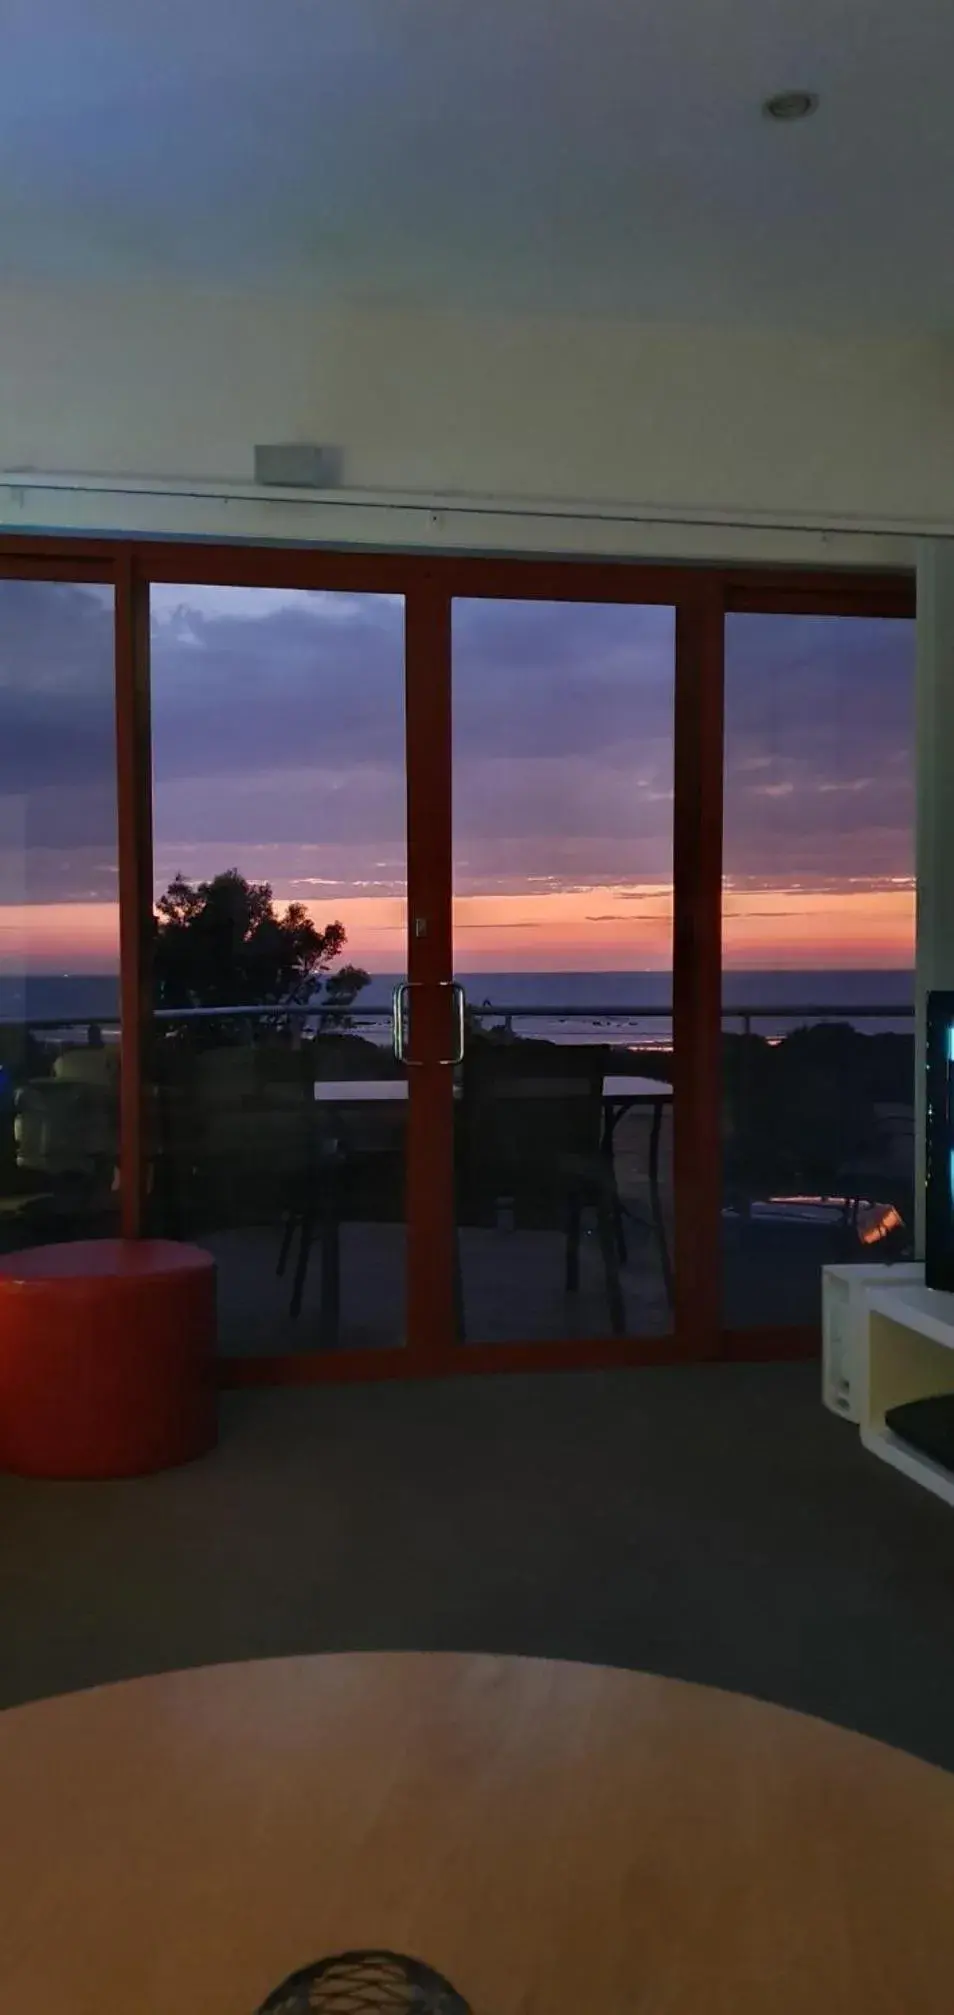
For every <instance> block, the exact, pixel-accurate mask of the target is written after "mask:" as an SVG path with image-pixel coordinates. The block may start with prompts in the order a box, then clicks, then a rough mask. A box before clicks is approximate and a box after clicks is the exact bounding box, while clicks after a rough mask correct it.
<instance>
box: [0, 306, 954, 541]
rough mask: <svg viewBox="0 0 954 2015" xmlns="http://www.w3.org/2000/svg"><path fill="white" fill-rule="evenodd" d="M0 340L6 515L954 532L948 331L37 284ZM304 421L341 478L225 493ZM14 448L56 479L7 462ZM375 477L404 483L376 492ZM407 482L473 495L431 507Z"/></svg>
mask: <svg viewBox="0 0 954 2015" xmlns="http://www.w3.org/2000/svg"><path fill="white" fill-rule="evenodd" d="M0 366H2V386H3V396H2V403H0V522H2V523H3V524H5V525H6V527H7V528H8V529H22V528H23V527H40V526H62V527H69V526H76V527H87V528H97V529H116V530H122V529H127V528H128V529H137V528H140V529H143V530H157V531H159V530H168V531H182V532H190V531H194V532H197V533H207V534H208V533H215V534H221V535H224V536H235V537H256V536H257V537H274V538H300V539H307V538H318V539H322V540H327V539H336V538H339V537H353V538H356V539H362V538H371V539H374V540H376V541H380V540H382V539H383V540H385V541H387V542H393V543H395V544H405V543H410V544H426V543H432V544H433V543H436V544H443V545H469V544H485V545H491V546H494V547H498V548H500V547H507V546H510V547H514V548H516V547H526V546H528V545H529V546H531V547H539V546H542V547H551V548H553V549H554V550H574V549H578V550H592V551H596V550H605V551H607V552H633V551H636V552H640V551H643V552H646V553H647V554H648V553H653V552H668V551H672V552H673V553H674V554H678V553H681V552H687V553H689V554H696V555H698V556H700V557H701V556H703V555H705V554H710V553H711V554H713V555H720V554H723V553H725V554H727V555H730V556H731V555H732V554H733V553H736V552H739V553H741V552H742V551H746V552H752V553H753V554H754V555H764V556H765V557H768V558H772V557H778V558H784V557H786V556H790V557H804V558H826V557H827V558H830V559H840V560H844V559H852V558H854V559H856V560H858V561H859V562H860V561H864V560H866V559H878V558H885V559H890V558H902V557H903V558H907V557H909V556H910V554H911V551H912V549H911V547H910V545H909V544H908V541H909V539H910V538H911V536H912V535H913V534H914V533H916V532H917V531H919V530H920V531H928V532H930V531H933V532H935V533H937V532H941V533H946V532H948V531H950V532H951V533H954V343H947V342H943V341H940V340H938V341H934V342H931V341H924V342H916V341H911V340H904V341H901V340H891V341H881V340H879V341H865V340H849V339H847V338H838V339H835V338H821V337H813V336H810V335H805V334H797V335H796V334H778V333H777V334H771V333H764V332H763V333H760V332H755V331H744V330H740V331H736V332H733V331H726V330H720V331H716V330H689V329H684V328H681V329H668V328H665V327H649V326H645V325H644V326H641V327H637V326H630V325H626V324H622V323H615V324H608V323H599V322H579V321H578V322H570V321H566V322H560V321H555V320H553V319H549V320H547V319H542V318H541V319H539V320H532V319H523V320H519V321H506V320H499V319H498V320H494V319H489V318H484V319H481V318H478V317H474V316H462V315H445V316H437V315H433V314H431V315H426V316H425V315H423V314H411V313H408V312H399V311H397V310H389V311H379V310H372V309H370V308H364V309H359V308H355V309H350V310H344V309H337V310H330V309H329V310H325V311H322V310H320V309H316V308H315V307H314V305H313V304H309V303H306V302H303V301H297V300H291V299H283V300H279V299H275V298H269V297H265V296H253V295H249V296H225V295H212V294H208V295H203V294H197V293H184V292H183V293H172V292H169V291H168V290H163V291H161V292H160V291H155V292H144V291H140V292H138V293H135V294H129V293H124V294H120V295H116V296H114V297H110V296H108V295H104V294H102V293H99V294H92V293H89V294H81V293H69V294H66V293H53V292H50V293H45V294H44V293H42V292H33V293H31V294H25V293H18V294H15V295H14V294H8V295H7V296H6V297H4V296H0ZM296 439H297V440H319V441H327V442H333V443H335V444H336V445H337V446H339V447H340V448H341V450H342V451H343V455H344V480H345V484H346V486H347V489H348V491H349V492H351V493H355V492H357V493H359V495H358V496H357V497H355V496H354V495H353V494H352V498H351V499H349V500H345V499H344V498H341V497H339V498H333V499H331V500H330V501H328V502H324V503H322V502H320V501H318V502H316V501H315V500H307V501H305V502H301V501H298V502H296V501H295V500H293V499H288V500H279V499H271V498H269V499H266V500H264V501H262V500H261V499H260V498H256V497H254V496H252V497H248V496H245V497H241V496H238V497H236V495H235V494H234V492H235V486H241V485H243V484H248V483H249V482H250V480H251V475H252V448H253V444H254V442H255V441H262V440H296ZM22 470H32V471H35V472H37V476H38V477H43V476H45V477H47V478H49V477H52V476H57V475H59V476H63V475H66V476H68V477H70V478H71V481H70V482H69V483H68V484H67V485H65V486H62V485H61V486H59V487H56V486H53V487H51V486H50V485H49V483H47V484H44V483H42V482H41V481H38V480H35V481H34V482H33V483H32V484H31V483H30V482H29V480H28V479H24V480H23V481H14V482H12V483H11V481H10V472H15V471H22ZM97 476H98V477H99V478H100V479H102V480H101V481H100V482H99V483H92V484H90V483H89V482H86V483H85V484H84V483H82V482H77V481H76V479H77V478H78V477H84V478H90V477H97ZM123 478H130V479H134V484H133V486H132V487H130V486H129V485H126V486H124V484H123V482H122V480H121V479H123ZM196 485H198V486H199V487H200V491H201V494H200V495H198V496H193V497H191V498H185V497H182V496H181V495H179V496H177V495H173V494H170V491H173V492H175V491H182V490H187V489H190V488H192V489H194V488H195V487H196ZM223 491H230V492H231V493H232V494H231V496H230V497H229V498H226V497H225V496H223V495H222V492H223ZM384 492H397V493H404V499H405V501H404V503H403V505H402V507H401V508H400V509H391V510H389V511H388V510H385V511H382V510H381V509H380V508H378V507H372V504H371V502H369V498H370V497H372V496H373V497H374V498H375V499H378V500H379V499H380V497H381V493H384ZM147 493H148V494H147ZM216 493H218V494H216ZM408 493H414V497H415V499H416V500H417V502H418V504H419V506H423V504H424V503H426V502H428V501H436V502H437V503H440V502H441V501H443V503H444V505H445V506H447V505H448V499H449V498H451V497H452V496H457V497H459V498H461V499H466V498H469V499H471V500H474V499H476V500H478V501H479V502H480V503H481V506H482V508H481V509H480V510H479V511H474V510H472V511H470V512H463V513H462V512H460V511H458V510H456V509H452V508H445V510H444V511H443V514H442V513H441V512H440V511H438V515H437V519H436V521H435V520H433V519H432V517H431V516H430V515H429V514H428V512H427V511H426V510H425V509H424V508H417V509H415V508H414V507H413V502H411V501H409V500H408ZM530 504H533V505H535V506H536V507H537V508H536V509H532V508H529V505H530ZM544 505H549V506H551V507H556V511H557V515H556V516H548V515H547V513H546V512H545V511H544V510H543V509H542V508H541V507H542V506H544ZM488 506H497V507H502V508H503V510H504V512H505V515H504V516H502V517H495V516H493V515H492V514H491V515H488V510H487V507H488ZM574 512H577V513H578V514H579V517H578V518H577V519H574V518H573V513H574ZM693 523H696V524H698V525H699V526H703V527H706V528H707V529H704V530H701V531H697V530H693V529H691V526H692V525H693ZM738 524H742V525H746V526H749V527H752V528H755V529H754V530H750V531H748V532H746V533H745V534H744V535H743V534H740V533H739V531H738V530H737V529H735V528H736V526H737V525H738ZM773 526H781V527H786V528H788V535H787V536H782V535H781V534H780V533H779V532H777V531H770V530H769V529H768V528H770V527H773ZM802 527H805V528H815V530H814V532H813V533H812V535H811V536H805V535H804V534H803V533H802V532H801V531H800V529H798V528H802ZM793 530H794V531H796V532H797V535H796V536H793ZM849 531H854V532H855V533H856V534H857V533H860V534H863V537H862V538H861V540H860V542H859V543H858V544H857V545H856V544H854V543H853V542H848V543H847V544H846V543H845V541H844V539H843V538H842V536H841V534H842V533H843V532H849ZM882 537H886V538H887V541H888V542H887V543H886V544H884V545H881V544H880V543H879V541H880V539H881V538H882Z"/></svg>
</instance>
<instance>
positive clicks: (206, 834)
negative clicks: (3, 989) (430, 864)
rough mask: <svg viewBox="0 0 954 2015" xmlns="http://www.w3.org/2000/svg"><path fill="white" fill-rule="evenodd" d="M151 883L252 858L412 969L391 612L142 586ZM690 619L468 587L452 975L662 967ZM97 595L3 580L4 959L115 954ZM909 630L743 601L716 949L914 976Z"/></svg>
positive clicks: (732, 650)
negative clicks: (492, 598)
mask: <svg viewBox="0 0 954 2015" xmlns="http://www.w3.org/2000/svg"><path fill="white" fill-rule="evenodd" d="M153 617H154V635H153V693H154V737H155V832H156V880H157V891H158V890H159V889H161V888H162V887H164V886H165V885H166V883H167V882H168V881H169V880H170V879H171V878H172V876H173V874H175V873H176V872H177V871H181V872H182V873H184V874H186V875H187V876H189V877H190V878H198V877H201V876H205V875H210V874H213V873H215V872H216V871H217V870H219V869H221V868H225V867H238V868H240V869H241V870H242V871H243V872H244V873H245V874H247V875H250V876H254V877H256V878H260V879H267V880H269V881H271V882H272V884H273V886H274V889H275V892H276V895H277V897H278V898H279V899H283V900H288V899H291V898H297V899H300V900H302V901H305V902H307V903H308V904H309V905H310V907H311V908H312V910H313V913H314V916H315V918H316V921H317V922H319V923H325V922H328V921H329V920H330V919H331V918H332V917H340V918H341V920H342V921H343V922H344V924H345V926H346V928H347V932H348V956H349V957H352V958H354V959H355V960H357V961H358V962H359V963H361V964H363V965H366V966H367V967H369V968H370V969H371V970H372V971H379V972H386V973H399V972H400V971H401V970H402V969H403V967H404V963H405V960H404V929H405V922H404V872H405V841H404V794H403V691H402V676H403V612H402V607H401V604H400V602H399V601H397V600H393V599H391V598H389V597H360V598H352V597H348V596H328V595H320V594H310V595H304V594H300V593H298V594H293V593H285V592H270V591H265V590H246V589H239V590H236V589H221V588H205V589H196V588H191V587H190V588H162V589H156V590H154V594H153ZM672 653H673V621H672V614H671V612H670V611H668V610H664V609H639V608H626V607H619V606H615V607H608V606H599V607H597V606H589V605H584V604H577V605H541V604H529V603H502V602H498V603H492V602H484V603H481V602H466V603H459V604H458V605H457V607H456V610H455V657H454V716H455V720H454V741H455V896H456V909H455V933H456V963H457V968H458V970H459V971H461V972H464V973H468V972H469V973H494V972H498V973H503V972H559V971H574V970H575V971H584V972H588V971H594V972H595V971H617V972H620V971H626V970H631V971H640V970H657V971H658V970H665V969H666V968H667V967H668V965H669V963H670V942H671V916H672V903H671V868H672V830H671V829H672V678H673V672H672ZM111 677H112V645H111V626H110V615H109V605H108V598H107V596H106V595H105V593H104V591H101V590H90V589H87V588H77V587H65V586H64V587H51V586H50V585H47V584H39V583H23V582H6V583H0V972H7V973H14V972H20V973H22V972H23V971H24V970H29V971H31V972H34V973H39V972H64V971H73V972H83V971H86V972H90V971H105V970H107V969H108V968H109V967H111V966H112V965H114V964H115V961H116V950H117V933H116V915H115V888H116V839H115V788H114V782H113V772H112V762H113V750H112V722H111V711H110V709H111ZM912 713H913V626H912V625H909V624H901V623H879V622H874V621H850V622H849V621H841V622H837V621H834V620H832V619H827V618H818V617H812V618H799V619H797V620H796V619H792V618H786V619H784V620H783V619H779V618H766V617H755V616H745V617H742V616H739V617H733V618H731V619H730V625H729V633H728V670H727V695H726V716H727V752H726V827H725V868H726V898H725V957H726V963H727V965H731V966H733V967H736V968H745V967H763V968H768V969H786V968H787V969H793V970H795V969H811V968H820V967H856V968H859V967H892V966H893V967H899V968H907V967H909V966H910V964H911V962H912V947H913V881H912V875H913V861H912V854H913V782H912V743H913V721H912Z"/></svg>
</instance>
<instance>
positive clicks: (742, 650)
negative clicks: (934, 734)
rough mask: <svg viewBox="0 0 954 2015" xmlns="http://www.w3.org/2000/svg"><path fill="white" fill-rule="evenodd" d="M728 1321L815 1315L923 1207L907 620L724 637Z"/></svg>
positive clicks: (794, 620)
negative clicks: (833, 1281) (840, 1280)
mask: <svg viewBox="0 0 954 2015" xmlns="http://www.w3.org/2000/svg"><path fill="white" fill-rule="evenodd" d="M725 698H726V756H725V838H724V877H725V878H724V898H723V968H724V969H723V994H722V998H723V1031H724V1034H723V1056H724V1115H725V1118H724V1128H725V1131H724V1140H725V1164H724V1167H725V1178H724V1179H725V1192H724V1213H723V1252H724V1263H725V1314H726V1321H727V1322H728V1323H729V1324H730V1325H733V1326H749V1325H754V1324H762V1323H765V1324H798V1323H806V1324H807V1323H815V1322H817V1321H818V1319H819V1313H820V1281H821V1268H822V1266H824V1265H825V1264H827V1263H830V1262H833V1261H837V1260H849V1261H850V1260H865V1259H868V1260H870V1259H872V1258H879V1257H884V1258H887V1257H891V1256H894V1257H898V1256H899V1255H900V1254H902V1253H904V1252H906V1251H907V1249H908V1247H909V1245H910V1241H911V1238H912V1235H913V1217H914V1025H913V1006H914V985H913V966H914V805H913V742H914V720H913V714H914V626H913V624H912V623H908V622H899V621H886V620H879V619H868V618H865V619H861V618H855V617H851V618H848V617H841V618H832V617H821V616H759V615H734V616H731V617H730V618H729V620H728V623H727V627H726V695H725Z"/></svg>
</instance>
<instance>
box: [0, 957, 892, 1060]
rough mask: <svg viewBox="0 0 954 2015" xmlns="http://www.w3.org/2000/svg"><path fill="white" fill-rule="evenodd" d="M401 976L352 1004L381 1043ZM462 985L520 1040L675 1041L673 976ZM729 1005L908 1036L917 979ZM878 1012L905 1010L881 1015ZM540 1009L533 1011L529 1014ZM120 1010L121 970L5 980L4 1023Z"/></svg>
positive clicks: (758, 995) (780, 990) (1, 983)
mask: <svg viewBox="0 0 954 2015" xmlns="http://www.w3.org/2000/svg"><path fill="white" fill-rule="evenodd" d="M395 978H396V976H394V977H392V976H390V975H387V974H382V973H375V974H373V975H372V977H371V980H370V983H369V985H368V986H367V987H366V988H365V990H364V992H363V993H361V994H360V995H359V997H358V1000H357V1002H356V1004H355V1023H356V1025H357V1026H359V1027H360V1026H362V1025H363V1026H364V1028H365V1030H366V1032H367V1033H368V1034H369V1035H370V1034H373V1036H374V1039H375V1040H377V1041H380V1040H382V1039H383V1038H384V1037H386V1034H387V1030H386V1028H385V1026H384V1024H385V1021H386V1017H387V1016H388V1014H389V1011H390V1003H391V989H392V986H393V984H394V983H395ZM460 979H461V984H462V985H463V987H464V990H465V993H466V996H467V1001H468V1005H469V1007H470V1008H471V1010H472V1011H474V1012H475V1013H477V1014H479V1011H480V1009H481V1008H482V1007H484V1005H485V1004H486V1003H488V1002H489V1003H491V1004H492V1007H493V1008H496V1009H509V1010H511V1011H512V1020H511V1026H512V1028H513V1032H514V1033H516V1034H519V1035H524V1036H530V1035H535V1036H541V1035H545V1036H547V1037H548V1038H549V1039H550V1040H551V1041H557V1042H564V1043H574V1042H576V1043H581V1042H582V1043H607V1044H612V1045H614V1046H621V1047H630V1046H632V1047H637V1048H641V1047H646V1046H647V1045H652V1044H653V1043H655V1044H657V1045H669V1044H670V1043H671V1040H672V1031H671V1022H670V1007H671V994H672V979H671V975H670V974H669V973H661V972H634V971H632V970H630V971H628V972H596V973H589V972H566V973H550V972H548V973H525V972H521V973H503V972H502V973H471V974H467V973H463V974H461V975H460ZM237 1005H238V1003H237ZM723 1005H724V1009H725V1026H726V1029H727V1031H732V1030H735V1031H741V1030H742V1029H743V1028H744V1027H745V1026H746V1023H745V1021H744V1020H743V1017H745V1016H746V1014H747V1013H748V1014H751V1012H752V1010H753V1009H759V1010H761V1013H759V1014H758V1015H756V1016H754V1017H753V1018H752V1020H751V1023H750V1026H751V1029H752V1032H753V1033H756V1034H759V1035H763V1036H767V1037H772V1038H775V1039H777V1038H778V1037H779V1036H781V1035H784V1034H786V1033H789V1032H790V1031H791V1029H792V1028H793V1027H795V1026H798V1024H799V1022H800V1020H803V1019H816V1020H817V1019H820V1018H822V1017H834V1018H839V1017H840V1018H843V1019H848V1020H851V1010H852V1009H858V1010H865V1011H866V1012H865V1013H864V1015H863V1016H862V1015H859V1018H858V1021H857V1022H856V1023H854V1024H853V1025H854V1026H856V1027H858V1028H859V1029H861V1030H862V1031H863V1032H864V1033H866V1034H870V1035H874V1034H885V1033H901V1034H910V1033H911V1026H912V1024H911V1015H912V1013H913V1009H914V974H913V972H912V971H910V970H906V971H893V970H890V969H884V968H871V969H864V970H851V969H847V970H846V969H845V968H835V967H832V968H828V969H813V970H806V971H799V972H789V971H782V972H779V971H776V970H774V969H756V968H751V969H747V970H741V971H727V972H726V973H725V975H724V981H723ZM879 1008H884V1009H887V1010H891V1009H894V1010H896V1011H900V1013H896V1014H894V1015H892V1014H891V1013H890V1012H889V1013H887V1014H885V1015H881V1014H879V1013H878V1012H877V1011H878V1009H879ZM534 1009H536V1010H537V1013H535V1014H534V1013H532V1012H530V1013H528V1012H527V1010H531V1011H532V1010H534ZM805 1009H810V1010H812V1011H813V1014H812V1015H810V1016H807V1017H806V1016H805V1015H804V1013H800V1012H799V1011H800V1010H805ZM118 1011H119V977H118V974H114V973H98V974H97V973H75V974H36V975H34V976H31V977H30V978H29V979H27V980H26V981H25V982H24V981H23V980H22V979H19V980H18V979H14V978H6V977H5V976H3V975H2V974H0V1021H2V1022H6V1023H8V1024H9V1023H11V1022H12V1023H16V1024H21V1025H22V1024H23V1023H25V1022H26V1023H29V1022H31V1021H36V1022H41V1021H45V1022H50V1021H54V1020H56V1019H58V1018H59V1017H62V1018H63V1021H64V1022H67V1021H71V1020H73V1019H76V1020H80V1021H83V1020H89V1021H104V1022H109V1021H113V1022H115V1020H116V1018H117V1015H118ZM372 1018H373V1019H372ZM490 1019H491V1021H492V1017H490ZM498 1026H499V1023H498Z"/></svg>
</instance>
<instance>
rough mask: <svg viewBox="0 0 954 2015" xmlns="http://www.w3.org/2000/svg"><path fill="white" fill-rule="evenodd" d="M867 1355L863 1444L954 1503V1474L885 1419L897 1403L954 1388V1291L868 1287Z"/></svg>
mask: <svg viewBox="0 0 954 2015" xmlns="http://www.w3.org/2000/svg"><path fill="white" fill-rule="evenodd" d="M867 1359H868V1363H867V1377H866V1378H864V1379H863V1381H862V1398H861V1439H862V1441H863V1443H864V1446H865V1447H866V1448H868V1449H870V1450H871V1453H872V1455H877V1456H880V1458H881V1460H882V1462H890V1463H891V1465H892V1468H894V1469H900V1470H901V1472H902V1474H903V1475H904V1476H909V1477H911V1479H912V1481H913V1482H914V1483H920V1484H921V1485H923V1487H924V1489H925V1490H932V1491H933V1492H934V1494H935V1496H936V1497H943V1498H944V1499H945V1501H946V1502H947V1503H948V1504H954V1475H952V1474H951V1472H950V1471H949V1470H947V1469H943V1468H942V1467H941V1465H940V1463H937V1462H932V1461H931V1459H930V1457H929V1456H927V1455H921V1454H920V1453H919V1452H918V1450H917V1449H915V1448H909V1446H908V1444H907V1442H904V1441H901V1440H899V1438H898V1436H897V1435H895V1434H892V1432H891V1429H890V1427H886V1426H885V1419H884V1416H885V1414H886V1413H887V1412H888V1411H889V1410H890V1408H891V1407H892V1406H903V1405H904V1404H905V1402H906V1401H907V1400H910V1399H927V1398H928V1397H930V1396H931V1395H932V1394H934V1393H941V1392H954V1294H939V1293H938V1291H937V1289H936V1288H931V1287H919V1286H913V1285H912V1286H910V1287H897V1288H891V1289H889V1290H887V1291H884V1290H877V1289H876V1290H875V1291H874V1292H872V1293H869V1295H868V1340H867Z"/></svg>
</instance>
